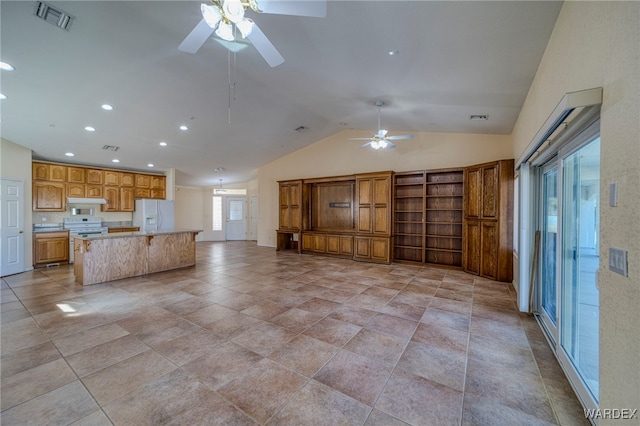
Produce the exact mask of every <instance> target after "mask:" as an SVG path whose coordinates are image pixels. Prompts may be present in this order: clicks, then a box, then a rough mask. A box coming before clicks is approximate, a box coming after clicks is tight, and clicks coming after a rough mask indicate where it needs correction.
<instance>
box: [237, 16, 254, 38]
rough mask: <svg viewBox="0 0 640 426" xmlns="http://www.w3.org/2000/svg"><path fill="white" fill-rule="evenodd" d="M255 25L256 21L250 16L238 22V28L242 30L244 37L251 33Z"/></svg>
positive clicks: (241, 33)
mask: <svg viewBox="0 0 640 426" xmlns="http://www.w3.org/2000/svg"><path fill="white" fill-rule="evenodd" d="M254 25H255V23H254V22H253V21H252V20H251V19H249V18H244V19H243V20H242V21H240V22H236V28H238V30H240V35H242V38H247V37H248V36H249V34H251V30H253V26H254Z"/></svg>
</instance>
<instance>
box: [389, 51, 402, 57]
mask: <svg viewBox="0 0 640 426" xmlns="http://www.w3.org/2000/svg"><path fill="white" fill-rule="evenodd" d="M387 53H388V54H389V56H398V55H399V54H400V51H399V50H390V51H389V52H387Z"/></svg>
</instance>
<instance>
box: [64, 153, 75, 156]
mask: <svg viewBox="0 0 640 426" xmlns="http://www.w3.org/2000/svg"><path fill="white" fill-rule="evenodd" d="M64 155H66V156H67V157H73V156H74V154H73V152H65V153H64Z"/></svg>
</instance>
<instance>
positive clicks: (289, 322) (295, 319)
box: [270, 308, 323, 333]
mask: <svg viewBox="0 0 640 426" xmlns="http://www.w3.org/2000/svg"><path fill="white" fill-rule="evenodd" d="M322 318H323V316H322V315H320V314H315V313H313V312H309V311H305V310H302V309H298V308H292V309H289V310H288V311H286V312H283V313H281V314H280V315H277V316H275V317H273V318H271V319H270V322H272V323H274V324H277V325H279V326H281V327H285V328H287V329H289V330H291V331H293V332H295V333H301V332H303V331H304V330H306V329H308V328H309V327H311V326H312V325H313V324H315V323H317V322H318V321H320V320H321V319H322Z"/></svg>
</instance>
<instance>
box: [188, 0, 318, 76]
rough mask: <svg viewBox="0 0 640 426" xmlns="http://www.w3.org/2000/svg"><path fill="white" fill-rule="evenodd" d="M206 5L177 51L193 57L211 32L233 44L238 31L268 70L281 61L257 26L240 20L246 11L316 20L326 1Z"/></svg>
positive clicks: (224, 0)
mask: <svg viewBox="0 0 640 426" xmlns="http://www.w3.org/2000/svg"><path fill="white" fill-rule="evenodd" d="M209 3H210V4H205V3H202V4H201V5H200V11H201V12H202V20H200V22H199V23H198V25H196V26H195V28H194V29H193V30H191V32H190V33H189V35H187V37H186V38H185V39H184V40H183V41H182V43H180V46H178V50H181V51H183V52H187V53H196V52H197V51H198V50H199V49H200V47H202V45H203V44H204V43H205V42H206V41H207V39H208V38H209V37H210V36H211V35H212V34H213V33H214V32H215V34H216V35H217V36H218V37H220V38H221V39H223V40H226V41H229V42H233V41H234V40H235V33H236V32H238V31H239V32H240V35H241V36H242V38H247V39H249V41H250V42H251V44H253V46H254V47H255V48H256V50H257V51H258V52H259V53H260V55H262V57H263V58H264V59H265V61H267V63H268V64H269V66H271V67H277V66H278V65H280V64H281V63H283V62H284V58H283V57H282V55H281V54H280V52H278V49H276V48H275V46H274V45H273V44H272V43H271V41H269V39H268V38H267V36H266V35H265V34H264V33H263V32H262V30H261V29H260V28H259V27H258V25H256V23H255V22H253V20H252V19H249V18H246V17H245V16H244V13H245V11H246V10H247V9H251V10H252V11H254V12H258V13H272V14H278V15H294V16H310V17H317V18H324V17H325V16H326V15H327V0H289V1H282V0H244V1H243V0H209ZM234 27H235V30H236V31H234ZM230 50H231V49H230Z"/></svg>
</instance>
